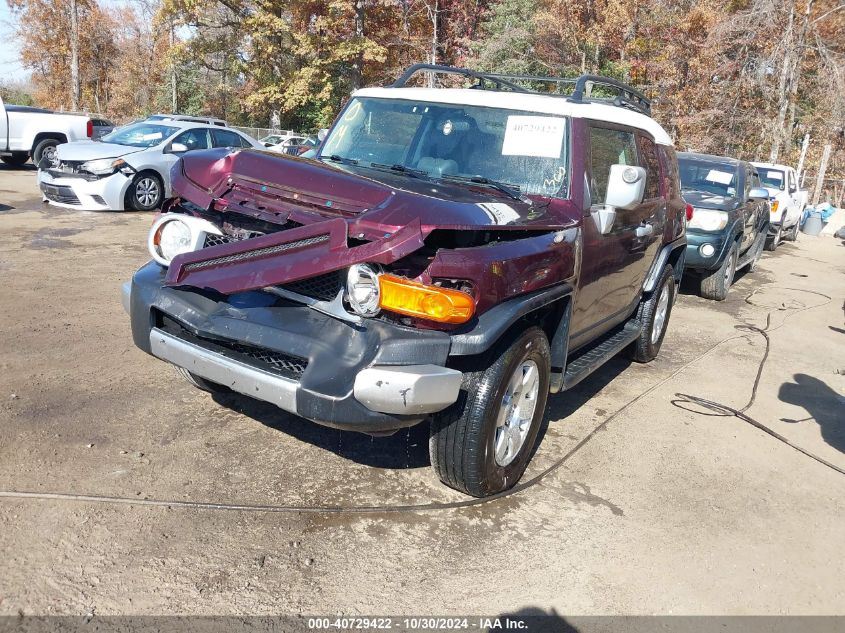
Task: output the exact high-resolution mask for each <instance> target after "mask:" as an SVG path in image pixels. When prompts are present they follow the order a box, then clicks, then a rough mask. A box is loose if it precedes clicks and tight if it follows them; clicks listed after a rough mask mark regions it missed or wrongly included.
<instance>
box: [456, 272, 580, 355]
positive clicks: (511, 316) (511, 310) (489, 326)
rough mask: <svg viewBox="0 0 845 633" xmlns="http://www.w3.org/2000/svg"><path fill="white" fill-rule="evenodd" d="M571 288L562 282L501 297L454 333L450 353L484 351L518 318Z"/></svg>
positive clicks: (565, 293)
mask: <svg viewBox="0 0 845 633" xmlns="http://www.w3.org/2000/svg"><path fill="white" fill-rule="evenodd" d="M573 292H574V288H573V286H572V285H571V284H570V283H569V282H565V283H562V284H557V285H555V286H551V287H549V288H543V289H542V290H536V291H534V292H531V293H528V294H526V295H521V296H519V297H515V298H513V299H509V300H508V301H503V302H502V303H500V304H498V305H496V306H494V307H492V308H490V309H489V310H487V312H485V313H484V314H482V315H481V316H479V317H478V319H477V320H476V322H475V324H474V325H473V326H472V328H471V329H469V330H467V331H466V332H459V333H457V334H453V335H452V337H451V338H452V340H451V347H450V349H449V355H450V356H474V355H476V354H481V353H482V352H485V351H487V350H488V349H489V348H490V347H492V346H493V344H494V343H495V342H496V341H498V340H499V339H500V338H501V336H502V335H503V334H504V333H505V332H507V331H508V329H509V328H510V327H511V326H512V325H513V324H514V323H516V322H517V321H518V320H519V319H521V318H522V317H524V316H526V315H527V314H530V313H532V312H534V311H536V310H539V309H540V308H544V307H546V306H548V305H551V304H552V303H555V302H557V301H560V300H563V299H565V298H567V297H570V296H571V295H572V293H573ZM566 320H567V321H568V319H566Z"/></svg>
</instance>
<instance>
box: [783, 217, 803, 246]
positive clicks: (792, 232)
mask: <svg viewBox="0 0 845 633" xmlns="http://www.w3.org/2000/svg"><path fill="white" fill-rule="evenodd" d="M800 228H801V222H800V221H799V220H796V221H795V224H793V225H792V228H791V229H789V233H787V234H786V236H784V238H783V239H785V240H787V241H788V242H794V241H795V240H797V239H798V229H800Z"/></svg>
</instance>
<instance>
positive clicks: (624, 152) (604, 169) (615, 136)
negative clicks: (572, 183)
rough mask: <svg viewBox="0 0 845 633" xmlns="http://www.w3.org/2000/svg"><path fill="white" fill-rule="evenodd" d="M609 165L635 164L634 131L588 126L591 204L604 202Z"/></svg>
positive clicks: (635, 146)
mask: <svg viewBox="0 0 845 633" xmlns="http://www.w3.org/2000/svg"><path fill="white" fill-rule="evenodd" d="M611 165H637V145H636V142H635V140H634V133H633V132H628V131H625V130H611V129H609V128H601V127H591V128H590V195H591V196H592V202H593V204H604V201H605V200H606V199H607V181H608V178H609V176H610V166H611Z"/></svg>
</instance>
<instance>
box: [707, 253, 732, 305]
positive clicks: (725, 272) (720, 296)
mask: <svg viewBox="0 0 845 633" xmlns="http://www.w3.org/2000/svg"><path fill="white" fill-rule="evenodd" d="M738 258H739V244H736V243H734V245H733V246H732V247H731V250H730V252H729V253H728V256H727V257H725V260H724V261H723V262H722V265H721V266H719V268H718V269H716V270H714V271H713V272H712V273H710V274H709V275H706V276H705V277H702V278H701V296H702V297H704V298H705V299H712V300H713V301H724V300H725V298H726V297H727V296H728V290H730V288H731V284H732V283H733V281H734V274H735V273H736V262H737V259H738Z"/></svg>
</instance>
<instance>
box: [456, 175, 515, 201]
mask: <svg viewBox="0 0 845 633" xmlns="http://www.w3.org/2000/svg"><path fill="white" fill-rule="evenodd" d="M440 178H441V179H443V180H458V181H460V182H470V183H473V184H478V185H487V186H488V187H491V188H492V189H495V190H497V191H501V192H502V193H503V194H505V195H506V196H510V197H511V198H513V199H514V200H519V201H520V202H527V203H529V204H531V200H529V199H528V198H525V197H524V196H523V195H522V192H521V191H520V188H519V185H512V184H510V183H507V182H499V181H498V180H490V179H489V178H486V177H484V176H453V175H451V174H445V175H443V176H441V177H440Z"/></svg>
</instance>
